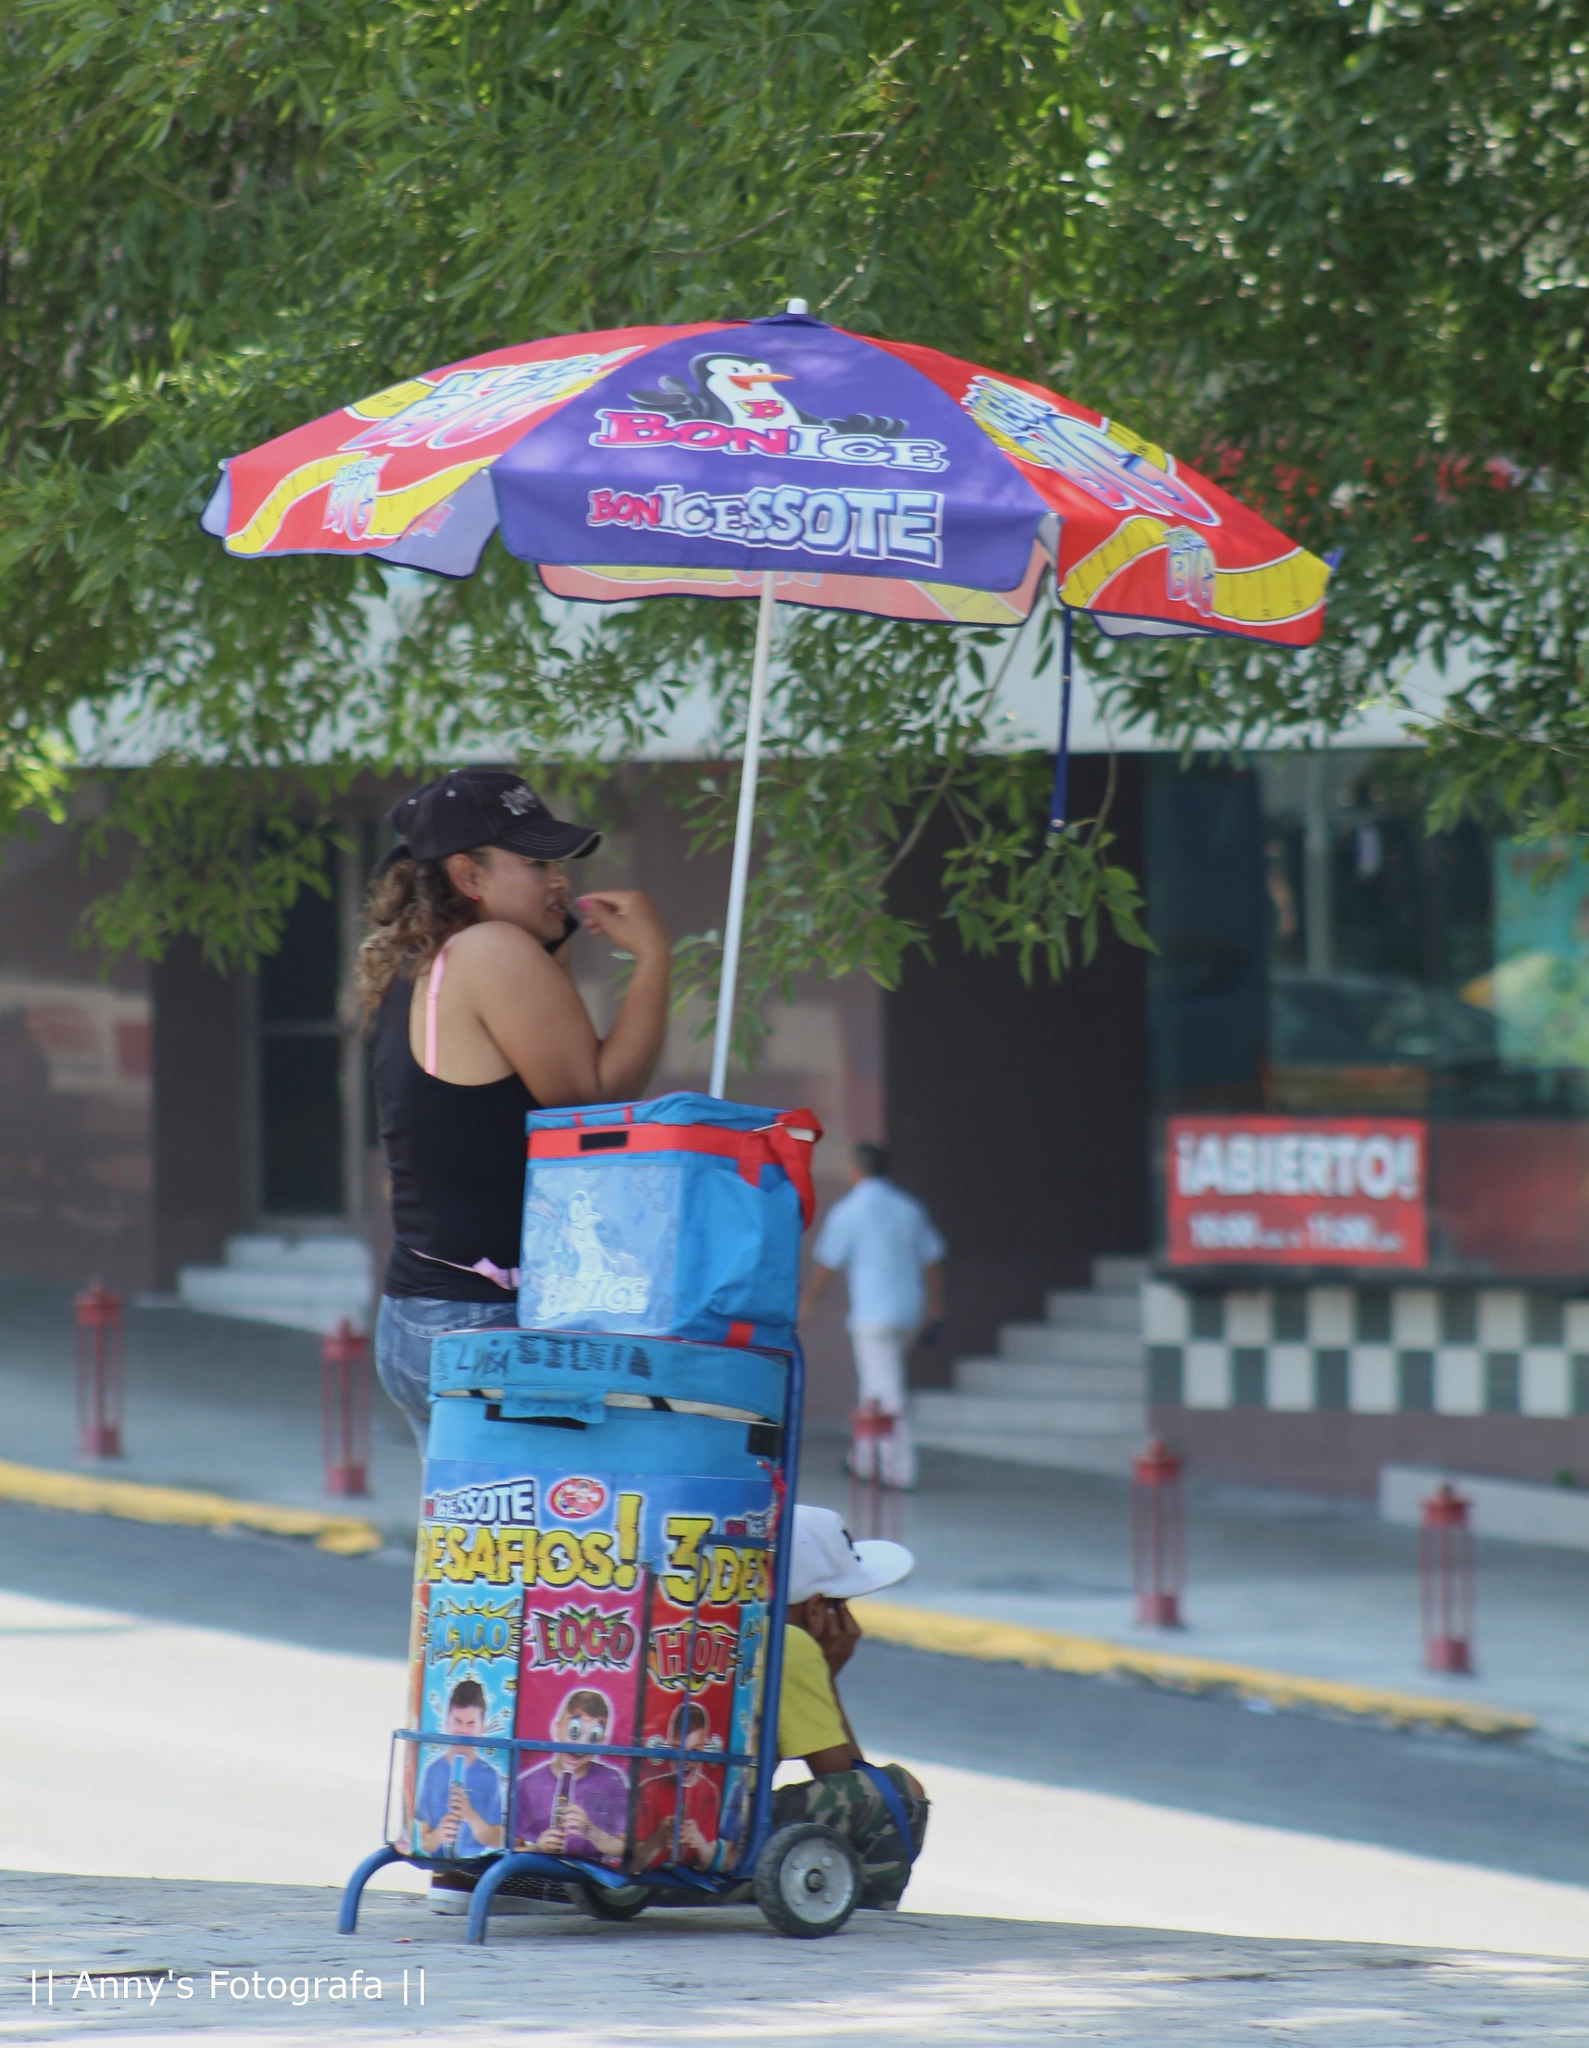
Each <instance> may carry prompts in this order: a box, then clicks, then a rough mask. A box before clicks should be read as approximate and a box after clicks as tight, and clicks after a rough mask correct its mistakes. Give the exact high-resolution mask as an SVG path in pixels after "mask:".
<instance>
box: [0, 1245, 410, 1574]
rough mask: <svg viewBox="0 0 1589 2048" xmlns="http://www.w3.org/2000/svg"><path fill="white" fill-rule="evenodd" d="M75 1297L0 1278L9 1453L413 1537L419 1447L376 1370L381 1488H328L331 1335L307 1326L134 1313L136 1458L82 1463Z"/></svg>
mask: <svg viewBox="0 0 1589 2048" xmlns="http://www.w3.org/2000/svg"><path fill="white" fill-rule="evenodd" d="M72 1293H73V1290H72V1289H71V1288H69V1287H62V1286H59V1285H57V1284H55V1283H53V1282H50V1281H44V1280H25V1279H20V1278H17V1277H16V1276H14V1275H10V1274H6V1275H0V1458H4V1459H9V1460H11V1461H12V1462H14V1463H16V1464H21V1465H42V1466H46V1467H49V1468H50V1469H52V1470H55V1471H67V1472H83V1473H94V1474H97V1475H100V1476H102V1477H105V1478H114V1479H132V1480H140V1481H143V1482H145V1483H149V1484H153V1485H159V1486H186V1487H197V1488H200V1489H202V1490H205V1491H211V1492H217V1493H226V1494H232V1495H235V1496H236V1497H237V1498H239V1499H244V1500H261V1501H276V1502H280V1503H283V1504H284V1505H286V1506H289V1507H303V1508H321V1509H324V1510H326V1511H328V1512H334V1513H336V1514H350V1513H351V1514H356V1515H364V1516H367V1517H368V1518H369V1519H370V1520H371V1521H372V1522H374V1523H375V1524H376V1525H377V1527H379V1528H380V1529H382V1530H385V1531H389V1532H391V1533H393V1534H394V1536H396V1537H397V1538H398V1540H400V1541H402V1542H404V1543H409V1542H411V1540H412V1534H413V1528H414V1523H415V1519H416V1517H417V1515H418V1511H419V1470H420V1468H419V1453H418V1451H417V1450H416V1448H415V1445H414V1439H413V1436H412V1433H411V1432H410V1430H409V1427H408V1423H407V1421H406V1420H405V1419H404V1417H403V1415H402V1414H401V1413H400V1412H399V1410H398V1409H396V1408H394V1407H393V1405H392V1403H391V1402H390V1401H389V1400H388V1399H387V1398H386V1395H385V1394H384V1393H383V1392H382V1390H381V1387H380V1384H379V1382H378V1381H376V1380H375V1377H374V1373H373V1370H372V1372H371V1386H372V1393H373V1398H372V1401H371V1424H370V1435H371V1457H370V1468H371V1469H370V1487H371V1491H370V1494H369V1496H368V1497H367V1498H364V1499H352V1500H350V1499H348V1498H347V1497H345V1496H341V1495H334V1494H328V1493H327V1492H326V1491H325V1467H324V1462H323V1458H322V1447H321V1434H320V1339H319V1338H318V1337H315V1336H311V1335H309V1334H308V1333H307V1332H305V1331H302V1330H285V1329H281V1328H279V1327H277V1326H276V1325H275V1324H273V1323H250V1322H241V1321H239V1320H237V1319H236V1318H234V1317H230V1316H207V1315H200V1314H197V1313H195V1311H193V1310H192V1309H186V1308H140V1307H136V1306H129V1307H128V1309H127V1312H126V1349H127V1415H126V1429H125V1431H124V1432H123V1443H124V1445H125V1447H126V1455H125V1456H124V1457H120V1458H80V1457H79V1456H78V1454H77V1424H76V1411H75V1406H74V1373H75V1359H76V1349H75V1343H76V1340H75V1333H74V1326H73V1321H72Z"/></svg>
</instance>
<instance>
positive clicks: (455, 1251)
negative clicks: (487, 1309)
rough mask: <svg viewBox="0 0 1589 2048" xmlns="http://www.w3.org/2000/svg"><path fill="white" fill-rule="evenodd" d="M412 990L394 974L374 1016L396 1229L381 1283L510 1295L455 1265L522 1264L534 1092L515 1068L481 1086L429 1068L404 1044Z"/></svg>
mask: <svg viewBox="0 0 1589 2048" xmlns="http://www.w3.org/2000/svg"><path fill="white" fill-rule="evenodd" d="M413 996H414V984H413V982H412V981H407V980H405V979H404V978H403V977H402V976H401V975H399V976H398V977H397V979H396V980H394V981H393V983H392V985H391V987H390V988H389V989H388V990H387V991H386V994H385V996H384V998H383V999H382V1002H381V1007H380V1009H379V1011H378V1012H377V1014H376V1020H375V1100H376V1105H377V1107H378V1109H379V1111H380V1117H381V1137H382V1139H383V1140H384V1142H385V1145H386V1161H387V1166H388V1169H389V1171H390V1174H391V1185H392V1232H393V1236H394V1238H395V1243H394V1244H393V1246H392V1256H391V1257H390V1259H388V1260H387V1263H386V1279H385V1282H384V1291H385V1292H386V1293H387V1294H396V1295H405V1294H407V1295H412V1294H429V1295H433V1296H435V1297H436V1299H438V1300H440V1301H489V1302H495V1303H498V1304H501V1303H503V1302H507V1301H511V1300H512V1298H513V1297H512V1290H511V1289H510V1288H504V1287H499V1286H498V1285H497V1284H496V1282H495V1281H493V1280H488V1279H487V1278H486V1277H485V1275H484V1274H483V1273H470V1272H467V1271H463V1270H461V1269H463V1268H465V1267H469V1266H472V1265H473V1264H474V1263H475V1261H476V1260H477V1259H489V1260H490V1261H491V1262H492V1264H493V1265H496V1266H499V1267H501V1268H502V1269H503V1270H504V1271H506V1270H510V1269H511V1268H512V1267H514V1266H516V1265H517V1264H518V1263H519V1234H520V1228H521V1220H522V1215H523V1209H524V1160H525V1150H526V1140H525V1134H524V1118H525V1116H526V1114H527V1112H528V1111H530V1110H532V1109H534V1108H535V1107H536V1106H537V1105H536V1101H535V1097H534V1096H533V1095H532V1094H531V1093H530V1091H529V1089H528V1088H526V1087H525V1085H524V1083H523V1082H522V1081H521V1080H520V1079H519V1077H518V1075H517V1074H505V1075H504V1076H503V1077H502V1079H501V1080H500V1081H487V1082H485V1083H484V1085H483V1086H481V1087H467V1086H462V1085H460V1084H459V1083H457V1082H455V1081H442V1080H438V1079H437V1077H436V1076H435V1075H434V1074H427V1073H426V1072H425V1069H424V1068H423V1067H422V1066H421V1065H420V1063H419V1061H418V1060H416V1059H415V1057H414V1054H413V1051H412V1049H411V1047H410V1045H409V1039H408V1013H409V1006H410V1004H411V1003H412V1001H413ZM424 1252H428V1253H429V1254H430V1256H429V1258H423V1257H421V1256H420V1254H421V1253H424ZM443 1261H445V1262H446V1263H441V1262H443Z"/></svg>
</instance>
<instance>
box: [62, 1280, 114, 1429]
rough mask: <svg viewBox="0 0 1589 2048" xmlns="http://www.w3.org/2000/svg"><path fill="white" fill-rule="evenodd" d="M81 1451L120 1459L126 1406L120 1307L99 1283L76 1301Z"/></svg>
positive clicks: (78, 1414) (107, 1289) (90, 1287)
mask: <svg viewBox="0 0 1589 2048" xmlns="http://www.w3.org/2000/svg"><path fill="white" fill-rule="evenodd" d="M73 1305H74V1307H75V1308H76V1310H77V1449H78V1454H79V1456H81V1457H84V1458H119V1457H120V1456H121V1424H122V1401H123V1388H124V1378H123V1348H122V1322H121V1310H122V1303H121V1299H120V1297H119V1296H118V1295H114V1294H112V1293H111V1291H110V1289H109V1288H108V1287H105V1286H103V1285H102V1284H101V1283H100V1282H99V1281H98V1280H95V1281H93V1282H92V1283H91V1285H90V1286H89V1289H88V1292H87V1293H86V1294H80V1295H78V1296H77V1298H76V1301H75V1303H74V1304H73Z"/></svg>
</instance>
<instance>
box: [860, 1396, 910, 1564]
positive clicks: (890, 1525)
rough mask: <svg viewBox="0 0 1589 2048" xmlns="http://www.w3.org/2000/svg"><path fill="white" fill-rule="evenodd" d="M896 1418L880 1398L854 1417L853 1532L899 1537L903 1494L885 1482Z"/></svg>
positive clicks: (869, 1402) (866, 1535)
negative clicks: (900, 1499) (884, 1407)
mask: <svg viewBox="0 0 1589 2048" xmlns="http://www.w3.org/2000/svg"><path fill="white" fill-rule="evenodd" d="M893 1436H894V1418H893V1416H892V1415H885V1414H884V1413H883V1411H882V1409H881V1408H880V1407H879V1406H878V1404H877V1402H876V1401H867V1402H866V1403H865V1404H864V1405H863V1406H861V1407H859V1408H857V1409H855V1410H854V1411H853V1412H852V1414H851V1416H850V1533H851V1534H852V1535H854V1536H859V1537H863V1538H864V1537H868V1536H888V1537H891V1538H895V1539H896V1540H897V1535H898V1522H899V1495H898V1494H897V1493H896V1492H894V1491H892V1490H891V1489H890V1488H886V1487H885V1486H884V1485H883V1462H884V1458H885V1456H886V1451H887V1446H888V1445H889V1444H890V1443H891V1442H892V1441H893Z"/></svg>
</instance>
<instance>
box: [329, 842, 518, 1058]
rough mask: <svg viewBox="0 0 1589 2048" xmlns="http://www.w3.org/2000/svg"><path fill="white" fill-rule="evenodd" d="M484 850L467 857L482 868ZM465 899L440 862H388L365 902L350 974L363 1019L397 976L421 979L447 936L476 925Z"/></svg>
mask: <svg viewBox="0 0 1589 2048" xmlns="http://www.w3.org/2000/svg"><path fill="white" fill-rule="evenodd" d="M490 857H491V850H490V848H489V847H476V848H475V849H474V850H473V851H472V852H471V853H470V855H469V858H470V859H471V860H474V861H479V862H480V863H481V864H482V866H483V865H484V864H485V863H486V862H487V861H488V860H489V859H490ZM477 916H478V913H477V912H476V909H475V906H474V904H473V903H471V902H470V900H469V898H468V897H467V896H465V895H462V894H461V893H460V892H459V890H457V889H456V888H455V887H454V886H453V882H452V877H451V876H450V875H449V874H448V873H447V863H446V861H444V860H413V859H411V858H404V859H402V860H398V861H393V863H392V865H391V866H390V867H389V868H385V869H383V870H382V871H380V872H379V873H377V875H376V876H375V879H374V880H373V881H372V882H371V883H370V890H369V894H368V896H367V897H366V898H365V902H364V927H365V929H364V937H363V939H362V941H361V942H360V945H359V957H358V963H357V965H356V967H355V969H354V986H355V987H356V988H357V990H358V995H359V1004H360V1007H361V1009H362V1010H363V1013H364V1016H365V1017H366V1019H368V1018H369V1017H370V1016H371V1015H372V1014H373V1013H374V1012H375V1010H377V1009H378V1008H379V1007H380V1003H381V999H382V997H383V996H384V995H385V994H386V991H387V990H388V989H389V988H390V987H391V985H392V983H393V982H394V981H396V980H397V978H398V977H399V976H401V977H402V978H403V980H405V981H412V980H413V979H414V977H415V976H416V975H419V974H422V973H423V972H424V971H425V969H426V968H427V967H428V966H429V965H430V963H431V961H432V960H434V959H435V957H436V955H437V954H438V953H439V952H440V951H441V949H442V947H443V946H444V945H445V944H446V943H447V941H448V940H449V939H450V938H451V937H452V935H453V934H454V932H461V931H463V930H464V929H465V928H466V927H467V926H469V925H472V924H474V923H475V922H476V919H477Z"/></svg>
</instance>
